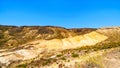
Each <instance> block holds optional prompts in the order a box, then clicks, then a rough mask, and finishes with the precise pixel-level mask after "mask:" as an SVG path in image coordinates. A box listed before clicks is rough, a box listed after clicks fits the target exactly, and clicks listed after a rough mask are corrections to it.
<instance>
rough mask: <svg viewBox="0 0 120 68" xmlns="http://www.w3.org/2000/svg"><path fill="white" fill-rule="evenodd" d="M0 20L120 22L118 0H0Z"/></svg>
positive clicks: (17, 22)
mask: <svg viewBox="0 0 120 68" xmlns="http://www.w3.org/2000/svg"><path fill="white" fill-rule="evenodd" d="M0 24H1V25H17V26H22V25H39V26H45V25H52V26H62V27H66V28H73V27H74V28H81V27H103V26H120V0H0Z"/></svg>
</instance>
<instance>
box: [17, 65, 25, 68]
mask: <svg viewBox="0 0 120 68" xmlns="http://www.w3.org/2000/svg"><path fill="white" fill-rule="evenodd" d="M26 67H27V65H26V64H21V65H18V66H17V68H26Z"/></svg>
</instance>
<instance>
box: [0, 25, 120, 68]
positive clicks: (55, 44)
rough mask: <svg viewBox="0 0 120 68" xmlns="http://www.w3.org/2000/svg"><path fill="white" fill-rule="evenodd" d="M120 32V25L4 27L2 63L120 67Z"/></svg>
mask: <svg viewBox="0 0 120 68" xmlns="http://www.w3.org/2000/svg"><path fill="white" fill-rule="evenodd" d="M3 28H4V29H3ZM119 35H120V28H119V27H117V28H109V29H108V28H100V29H92V28H80V29H78V28H74V29H66V28H63V27H53V26H22V27H17V26H0V48H1V49H0V66H1V67H3V68H4V67H5V68H7V67H8V68H71V67H72V68H108V67H111V66H110V65H109V64H111V63H113V62H116V63H115V64H114V63H113V65H115V67H113V68H119V63H120V62H119V60H120V59H119V57H120V55H119V53H120V40H119ZM113 52H114V53H113ZM114 54H115V55H116V57H118V58H115V57H114V56H112V55H114ZM109 56H111V57H110V58H109ZM104 64H107V65H104ZM111 68H112V67H111Z"/></svg>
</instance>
